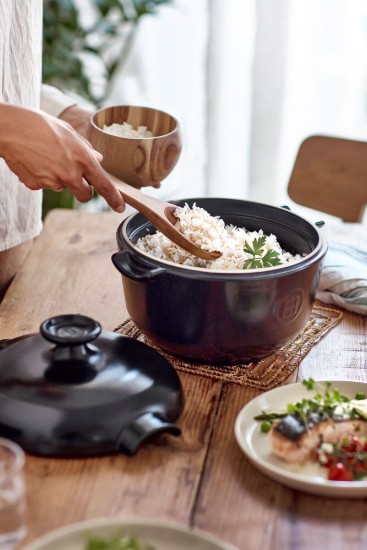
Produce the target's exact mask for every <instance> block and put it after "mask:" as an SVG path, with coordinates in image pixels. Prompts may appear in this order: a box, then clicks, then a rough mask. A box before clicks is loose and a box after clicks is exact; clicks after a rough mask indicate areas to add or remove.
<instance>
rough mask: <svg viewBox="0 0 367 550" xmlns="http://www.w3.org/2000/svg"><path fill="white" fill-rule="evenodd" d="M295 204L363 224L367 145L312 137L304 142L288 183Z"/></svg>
mask: <svg viewBox="0 0 367 550" xmlns="http://www.w3.org/2000/svg"><path fill="white" fill-rule="evenodd" d="M288 194H289V197H290V198H291V199H292V200H293V201H294V202H296V203H298V204H301V205H303V206H308V207H309V208H313V209H315V210H319V211H320V212H326V213H327V214H332V215H333V216H337V217H338V218H341V219H342V220H344V221H347V222H358V221H361V219H362V217H363V213H364V209H365V205H366V204H367V142H364V141H354V140H349V139H340V138H335V137H328V136H310V137H309V138H307V139H305V141H303V142H302V144H301V146H300V148H299V150H298V154H297V157H296V160H295V163H294V167H293V171H292V174H291V177H290V180H289V183H288Z"/></svg>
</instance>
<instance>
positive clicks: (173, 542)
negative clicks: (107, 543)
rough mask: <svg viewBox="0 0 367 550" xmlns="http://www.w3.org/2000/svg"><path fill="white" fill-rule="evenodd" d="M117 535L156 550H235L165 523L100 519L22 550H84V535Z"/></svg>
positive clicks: (49, 535) (197, 532) (52, 534)
mask: <svg viewBox="0 0 367 550" xmlns="http://www.w3.org/2000/svg"><path fill="white" fill-rule="evenodd" d="M117 531H122V532H123V533H124V534H126V535H135V536H136V537H138V540H141V541H142V542H145V543H147V544H148V543H149V544H151V545H152V546H154V548H155V549H156V550H188V549H190V550H237V549H236V548H235V547H234V546H231V545H230V544H228V543H226V542H223V541H220V540H219V539H217V538H216V537H213V536H212V535H210V534H208V533H206V532H203V531H201V530H197V529H188V528H185V527H183V526H180V525H177V524H173V523H167V522H159V521H150V520H139V519H128V520H122V519H118V518H99V519H94V520H87V521H83V522H80V523H73V524H71V525H67V526H65V527H61V528H60V529H56V530H55V531H51V532H50V533H47V534H46V535H43V536H41V537H40V538H38V539H37V540H34V541H33V542H31V543H30V544H28V545H27V546H25V547H24V548H23V550H84V547H85V543H86V538H85V534H86V533H88V532H90V533H94V534H96V535H99V536H102V537H110V536H112V535H113V534H115V533H116V532H117Z"/></svg>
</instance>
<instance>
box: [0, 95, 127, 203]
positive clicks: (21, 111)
mask: <svg viewBox="0 0 367 550" xmlns="http://www.w3.org/2000/svg"><path fill="white" fill-rule="evenodd" d="M88 120H89V119H88ZM2 127H3V130H2ZM81 131H82V130H81ZM0 156H1V157H3V158H4V160H5V162H6V163H7V165H8V166H9V168H10V170H12V172H14V173H15V174H16V175H17V176H18V178H19V179H20V181H21V182H22V183H24V185H26V187H28V188H29V189H33V190H36V189H53V190H54V191H62V190H63V189H65V188H69V189H70V191H71V192H72V193H73V195H74V196H75V198H76V199H77V200H78V201H80V202H87V201H88V200H89V199H91V198H92V196H93V189H92V187H94V189H95V190H96V191H97V192H98V194H100V195H101V196H102V197H103V198H104V199H105V200H106V202H107V203H108V204H109V206H110V207H111V208H113V209H114V210H116V211H117V212H123V211H124V209H125V203H124V200H123V197H122V195H121V193H120V192H119V191H118V190H117V189H116V187H115V186H114V185H113V184H112V182H111V181H110V179H109V178H108V175H107V174H106V172H105V171H104V170H103V169H102V167H101V165H100V161H101V160H102V156H101V155H100V153H98V152H97V151H95V150H94V149H93V148H92V146H91V145H90V143H89V142H88V141H87V140H86V139H85V138H84V137H82V135H81V134H78V133H77V132H76V131H75V130H74V129H73V128H72V126H71V125H70V124H69V123H68V122H65V121H64V120H59V119H57V118H55V117H52V116H50V115H47V114H45V113H43V112H42V111H38V110H32V109H25V108H22V107H16V106H14V105H9V104H4V103H3V104H0Z"/></svg>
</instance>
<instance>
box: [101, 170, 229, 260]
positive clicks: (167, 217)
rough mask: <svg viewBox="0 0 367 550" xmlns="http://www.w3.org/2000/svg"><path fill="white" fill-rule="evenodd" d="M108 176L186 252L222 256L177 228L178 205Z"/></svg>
mask: <svg viewBox="0 0 367 550" xmlns="http://www.w3.org/2000/svg"><path fill="white" fill-rule="evenodd" d="M108 176H109V178H110V179H111V181H112V182H113V183H114V185H116V187H117V188H118V190H119V191H121V193H122V195H123V197H124V200H125V202H126V203H127V204H129V205H130V206H132V207H133V208H136V210H138V211H139V212H140V213H141V214H143V216H145V217H146V218H147V220H149V221H150V222H151V223H152V224H153V225H154V226H155V227H156V228H157V229H159V231H161V232H162V233H163V235H165V236H166V237H167V238H168V239H170V240H171V241H172V242H174V243H175V244H177V245H178V246H180V247H181V248H183V249H184V250H186V252H189V253H190V254H193V255H194V256H197V257H198V258H202V259H203V260H216V259H217V258H219V257H220V256H221V253H220V252H209V251H208V250H203V249H202V248H200V247H199V246H197V245H195V244H194V243H193V242H191V241H190V240H189V239H187V238H186V237H185V236H184V235H183V234H182V233H180V231H179V230H178V229H176V227H175V226H174V224H175V223H177V221H178V218H176V216H175V215H174V212H175V210H176V208H177V206H175V205H174V204H171V203H170V202H166V201H162V200H159V199H155V198H154V197H151V196H150V195H145V194H144V193H142V192H141V191H139V190H138V189H135V187H132V186H131V185H128V184H127V183H125V182H123V181H121V180H119V179H118V178H115V176H113V175H112V174H108Z"/></svg>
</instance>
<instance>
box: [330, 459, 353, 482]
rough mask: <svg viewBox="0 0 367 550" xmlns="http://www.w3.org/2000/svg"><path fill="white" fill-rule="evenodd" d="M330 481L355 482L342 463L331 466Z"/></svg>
mask: <svg viewBox="0 0 367 550" xmlns="http://www.w3.org/2000/svg"><path fill="white" fill-rule="evenodd" d="M328 479H329V480H330V481H353V475H352V473H351V472H350V471H349V470H348V468H346V466H345V465H344V464H343V463H342V462H337V463H336V464H332V465H331V466H330V469H329V473H328Z"/></svg>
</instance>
